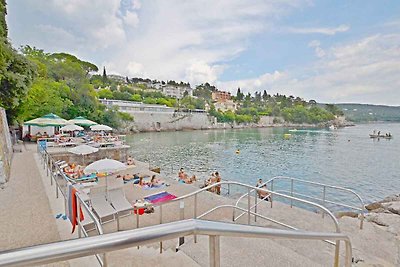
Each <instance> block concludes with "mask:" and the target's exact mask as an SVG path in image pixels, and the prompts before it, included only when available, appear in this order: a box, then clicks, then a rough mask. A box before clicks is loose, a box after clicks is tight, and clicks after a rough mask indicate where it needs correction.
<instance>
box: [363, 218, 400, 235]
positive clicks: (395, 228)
mask: <svg viewBox="0 0 400 267" xmlns="http://www.w3.org/2000/svg"><path fill="white" fill-rule="evenodd" d="M365 219H366V220H367V221H369V222H373V223H376V224H377V225H380V226H385V227H387V231H388V232H390V233H392V234H395V235H400V216H399V215H397V214H393V213H370V214H367V215H366V216H365Z"/></svg>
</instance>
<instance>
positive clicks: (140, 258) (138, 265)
mask: <svg viewBox="0 0 400 267" xmlns="http://www.w3.org/2000/svg"><path fill="white" fill-rule="evenodd" d="M107 261H108V266H110V267H147V266H149V267H161V266H174V267H199V264H197V263H196V262H195V261H194V260H192V259H191V258H189V257H188V256H187V255H186V254H185V253H183V252H181V251H179V252H177V253H176V252H174V251H172V250H164V251H163V253H162V254H160V251H159V250H158V249H155V248H153V247H147V246H143V247H140V248H139V249H137V248H136V247H135V248H128V249H123V250H118V251H114V252H111V253H109V254H108V255H107Z"/></svg>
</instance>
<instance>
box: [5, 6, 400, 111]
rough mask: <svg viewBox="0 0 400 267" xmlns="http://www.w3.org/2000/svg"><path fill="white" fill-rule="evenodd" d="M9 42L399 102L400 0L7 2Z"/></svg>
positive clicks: (312, 93)
mask: <svg viewBox="0 0 400 267" xmlns="http://www.w3.org/2000/svg"><path fill="white" fill-rule="evenodd" d="M7 2H8V16H7V22H8V28H9V38H10V39H11V42H12V43H13V45H14V46H15V47H19V46H21V45H26V44H29V45H31V46H35V47H37V48H40V49H44V50H45V51H46V52H67V53H71V54H74V55H76V56H77V57H79V58H80V59H82V60H85V61H90V62H92V63H95V64H96V65H97V66H98V67H99V68H100V69H101V70H102V68H103V66H105V67H106V69H107V73H109V74H111V73H113V74H119V75H123V76H128V77H143V78H151V79H158V80H176V81H185V82H190V83H191V85H192V86H195V85H197V84H200V83H204V82H209V83H211V84H215V85H216V86H217V87H218V88H219V89H220V90H225V91H230V92H232V93H234V94H236V90H237V88H238V87H240V88H241V90H242V91H244V92H245V93H247V92H250V93H254V92H255V91H263V90H266V91H267V92H268V93H270V94H275V93H280V94H286V95H293V96H299V97H302V98H304V99H306V100H310V99H314V100H316V101H318V102H323V103H328V102H329V103H370V104H384V105H400V1H396V0H392V1H388V0H381V1H373V0H353V1H347V0H324V1H322V0H321V1H312V0H279V1H278V0H218V1H215V0H201V1H200V0H191V1H185V0H168V1H166V0H146V1H144V0H85V1H82V0H9V1H7Z"/></svg>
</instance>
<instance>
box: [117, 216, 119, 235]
mask: <svg viewBox="0 0 400 267" xmlns="http://www.w3.org/2000/svg"><path fill="white" fill-rule="evenodd" d="M117 231H118V232H119V212H117Z"/></svg>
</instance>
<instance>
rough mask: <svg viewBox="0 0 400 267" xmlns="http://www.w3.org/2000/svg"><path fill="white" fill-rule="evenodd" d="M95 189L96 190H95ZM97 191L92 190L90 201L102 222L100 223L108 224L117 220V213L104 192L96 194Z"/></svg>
mask: <svg viewBox="0 0 400 267" xmlns="http://www.w3.org/2000/svg"><path fill="white" fill-rule="evenodd" d="M93 189H95V188H93ZM96 191H97V190H92V189H91V190H90V201H91V203H92V208H93V211H94V213H96V215H97V217H98V218H99V220H100V223H106V222H109V221H112V220H114V219H115V214H116V211H115V210H114V209H113V207H111V205H110V203H109V202H107V200H106V196H105V194H104V193H103V192H98V191H97V192H96Z"/></svg>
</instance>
